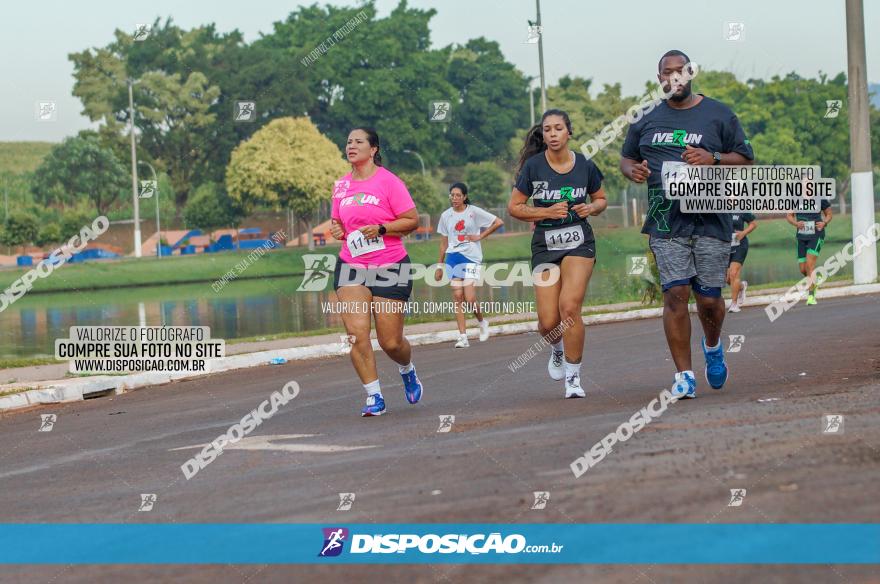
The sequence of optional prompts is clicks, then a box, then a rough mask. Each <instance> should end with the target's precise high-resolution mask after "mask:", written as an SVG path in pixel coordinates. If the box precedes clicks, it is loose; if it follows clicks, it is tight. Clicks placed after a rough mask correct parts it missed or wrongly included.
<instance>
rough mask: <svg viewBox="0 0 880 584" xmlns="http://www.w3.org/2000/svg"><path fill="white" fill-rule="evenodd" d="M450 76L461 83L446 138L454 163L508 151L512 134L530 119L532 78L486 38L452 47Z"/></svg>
mask: <svg viewBox="0 0 880 584" xmlns="http://www.w3.org/2000/svg"><path fill="white" fill-rule="evenodd" d="M447 79H448V81H449V82H450V83H451V84H452V86H453V87H454V88H455V89H456V92H457V97H458V100H457V101H458V103H457V104H453V106H452V109H453V112H452V116H453V117H452V122H451V123H450V124H449V132H448V134H447V136H446V139H447V140H448V141H450V142H451V144H452V145H453V148H452V153H451V159H450V161H449V162H450V163H452V164H462V163H465V162H477V161H481V160H489V159H496V158H499V157H502V158H503V157H504V155H505V154H506V146H507V142H508V140H510V138H511V137H512V136H514V135H515V134H516V131H517V129H518V128H521V127H523V126H525V125H527V124H528V123H529V119H528V116H529V101H528V93H527V88H528V80H527V79H526V77H525V76H524V75H523V74H522V73H521V72H519V71H517V70H516V68H515V67H514V66H513V65H512V64H511V63H508V62H507V61H506V60H505V59H504V55H503V54H502V53H501V49H500V47H499V46H498V43H497V42H495V41H489V40H486V39H485V38H482V37H481V38H478V39H473V40H470V41H468V42H467V43H466V44H465V45H464V46H457V47H455V48H453V49H452V52H451V54H450V60H449V67H448V73H447Z"/></svg>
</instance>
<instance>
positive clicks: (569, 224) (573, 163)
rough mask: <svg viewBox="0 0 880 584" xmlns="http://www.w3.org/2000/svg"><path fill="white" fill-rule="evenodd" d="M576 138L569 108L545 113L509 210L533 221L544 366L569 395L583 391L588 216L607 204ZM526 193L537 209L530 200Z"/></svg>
mask: <svg viewBox="0 0 880 584" xmlns="http://www.w3.org/2000/svg"><path fill="white" fill-rule="evenodd" d="M571 135H572V127H571V120H569V117H568V114H567V113H565V112H564V111H562V110H558V109H551V110H547V111H546V112H544V115H543V116H542V117H541V123H540V124H536V125H535V126H533V127H532V128H531V129H530V130H529V132H528V134H527V135H526V143H525V145H524V146H523V148H522V151H521V152H520V160H519V170H518V172H517V177H516V185H515V186H514V188H513V192H512V193H511V195H510V203H509V204H508V207H507V208H508V211H510V214H511V216H513V217H516V218H517V219H520V220H522V221H532V222H534V223H535V231H534V234H533V235H532V270H533V272H534V274H535V275H534V278H535V301H536V302H537V306H538V330H539V331H540V333H541V335H542V336H543V337H544V339H545V340H546V341H547V342H549V343H550V344H551V346H552V352H551V354H550V362H549V363H548V364H547V370H548V372H549V373H550V377H551V378H552V379H554V380H557V381H559V380H562V379H565V397H566V398H575V397H584V396H585V395H584V390H583V389H582V388H581V382H580V370H581V359H582V356H583V352H584V321H583V319H582V318H581V308H582V306H583V304H584V295H585V294H586V292H587V284H588V283H589V282H590V276H591V275H592V273H593V266H594V265H595V263H596V240H595V238H594V236H593V228H592V227H591V226H590V223H589V221H587V218H588V217H589V216H590V215H598V214H599V213H601V212H602V211H604V210H605V207H606V206H607V205H608V201H607V200H606V199H605V191H604V190H603V189H602V173H601V172H600V171H599V168H598V167H597V166H596V164H595V163H594V162H593V161H592V160H587V159H586V157H584V155H583V154H581V153H580V152H577V153H575V152H572V151H571V150H569V149H568V141H569V139H570V138H571ZM588 197H589V202H587V198H588ZM529 198H531V199H532V203H533V206H529V205H527V204H526V203H527V202H528V200H529ZM562 323H565V326H560V325H561V324H562ZM560 330H561V333H562V334H561V335H560V334H559V333H560Z"/></svg>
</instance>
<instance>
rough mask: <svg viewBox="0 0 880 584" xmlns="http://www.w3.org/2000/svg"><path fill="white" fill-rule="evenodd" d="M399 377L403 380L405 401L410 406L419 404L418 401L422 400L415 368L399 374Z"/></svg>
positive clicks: (419, 382)
mask: <svg viewBox="0 0 880 584" xmlns="http://www.w3.org/2000/svg"><path fill="white" fill-rule="evenodd" d="M400 376H401V377H402V378H403V391H404V392H405V393H406V401H408V402H409V403H411V404H417V403H419V400H420V399H422V382H421V381H419V376H418V374H417V373H416V368H415V367H413V368H412V371H410V372H409V373H401V374H400Z"/></svg>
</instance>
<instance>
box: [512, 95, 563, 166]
mask: <svg viewBox="0 0 880 584" xmlns="http://www.w3.org/2000/svg"><path fill="white" fill-rule="evenodd" d="M550 116H559V117H561V118H562V120H563V121H564V122H565V127H566V128H567V129H568V134H569V135H570V136H571V135H574V130H572V127H571V119H570V118H569V117H568V112H565V111H563V110H561V109H549V110H547V111H545V112H544V115H543V116H541V123H540V124H535V125H534V126H532V127H531V128H529V131H528V133H527V134H526V142H525V144H523V147H522V150H520V151H519V165H518V166H517V169H516V173H517V174H519V171H521V170H522V167H523V164H525V163H526V160H528V159H529V158H531V157H532V156H534V155H535V154H538V153H539V152H543V151H544V150H546V149H547V145H546V144H544V120H546V119H547V118H548V117H550Z"/></svg>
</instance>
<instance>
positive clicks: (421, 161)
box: [404, 150, 427, 176]
mask: <svg viewBox="0 0 880 584" xmlns="http://www.w3.org/2000/svg"><path fill="white" fill-rule="evenodd" d="M404 152H406V153H407V154H412V155H413V156H415V157H416V158H418V159H419V164H421V165H422V176H425V175H426V174H427V173H426V172H425V161H424V160H422V157H421V155H420V154H419V153H418V152H414V151H413V150H404Z"/></svg>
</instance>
